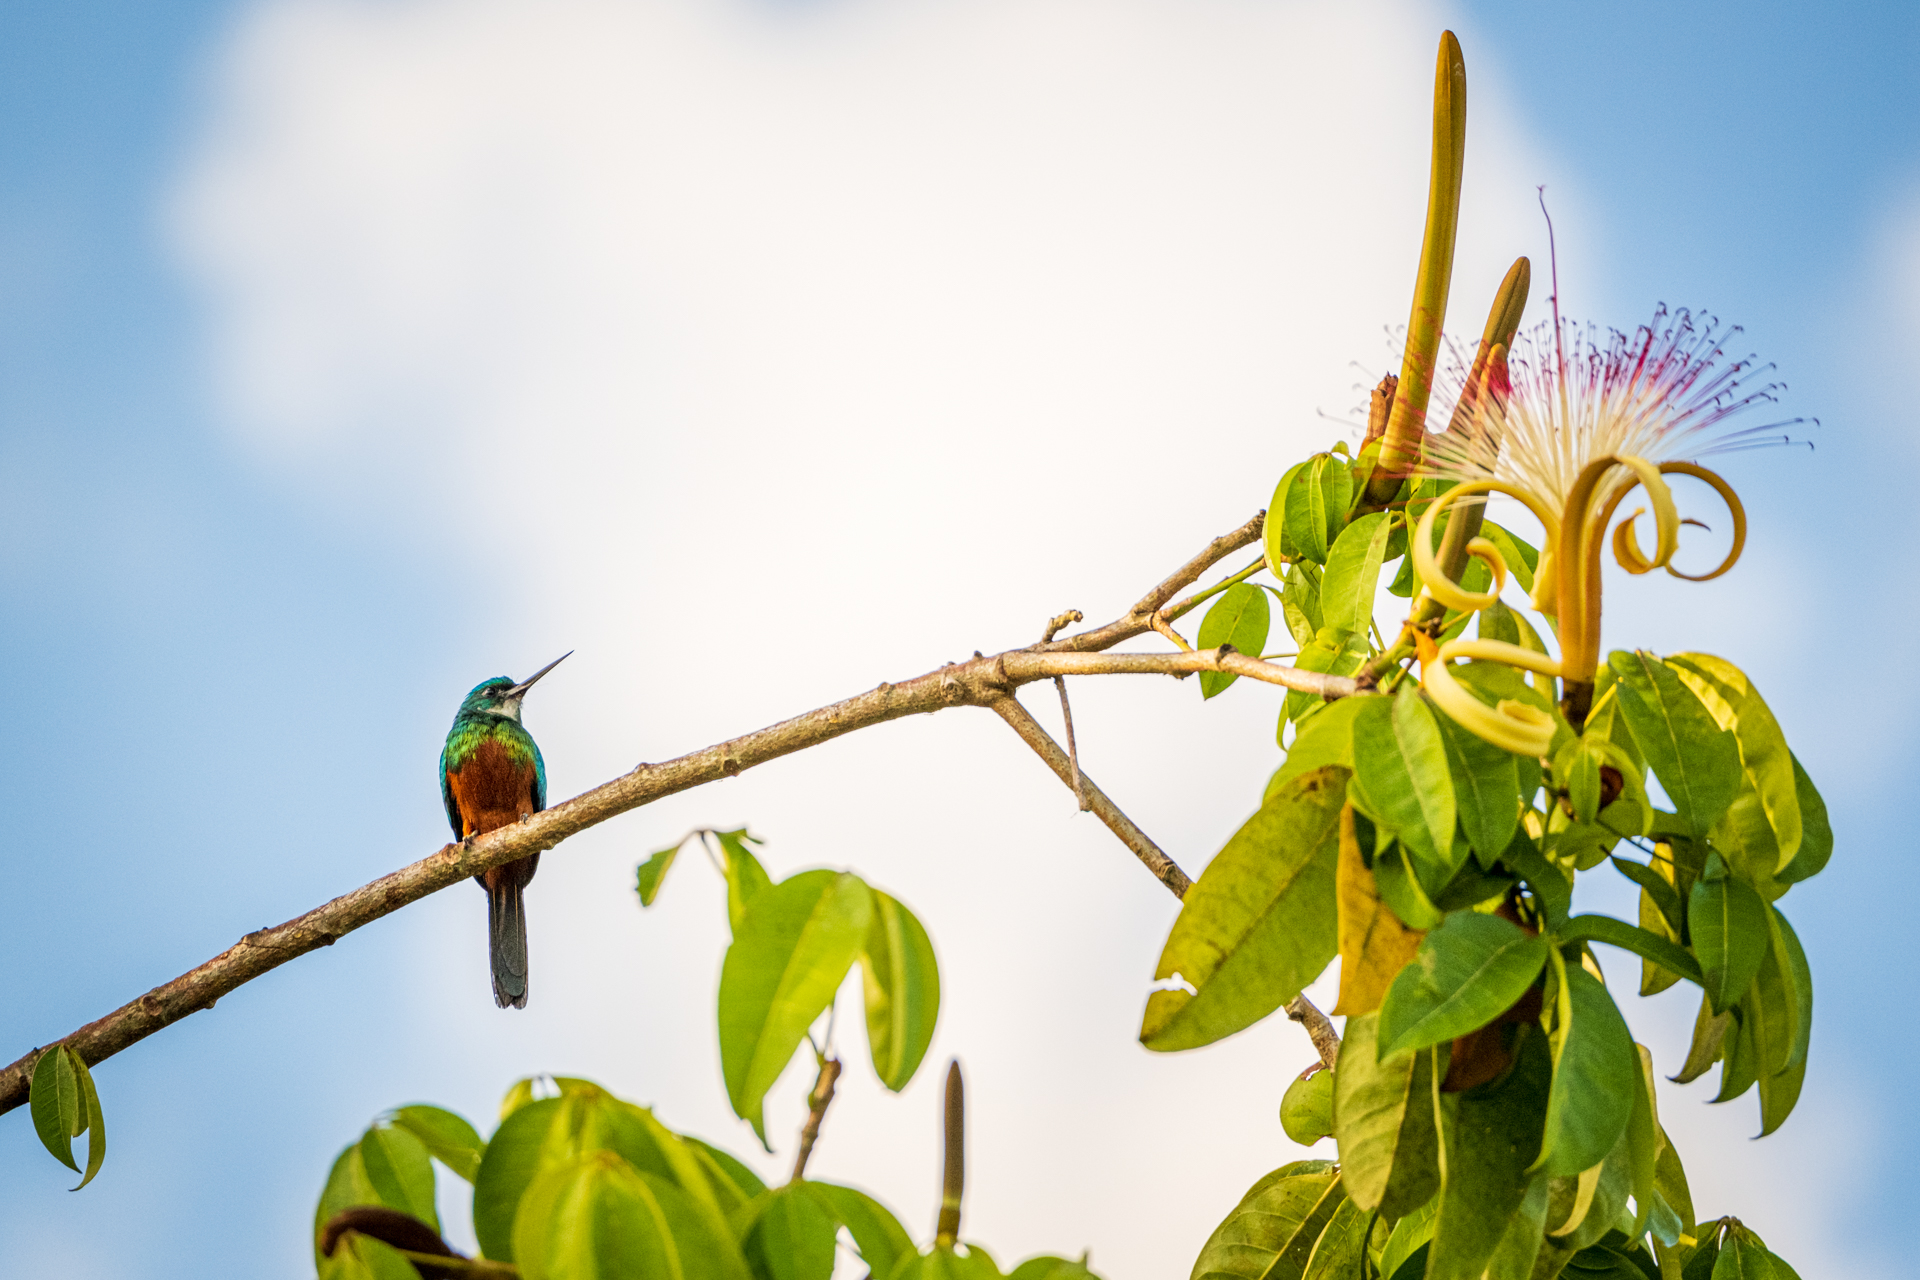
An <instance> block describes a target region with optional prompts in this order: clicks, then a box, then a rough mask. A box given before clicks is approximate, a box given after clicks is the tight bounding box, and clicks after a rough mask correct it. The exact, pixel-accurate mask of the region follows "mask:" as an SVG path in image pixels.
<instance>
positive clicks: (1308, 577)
mask: <svg viewBox="0 0 1920 1280" xmlns="http://www.w3.org/2000/svg"><path fill="white" fill-rule="evenodd" d="M1269 563H1278V562H1277V561H1269ZM1280 616H1281V618H1282V619H1283V620H1284V621H1285V622H1286V624H1287V634H1288V635H1290V636H1292V637H1293V643H1294V647H1295V648H1299V649H1304V648H1306V647H1307V646H1308V645H1310V644H1312V643H1313V638H1314V636H1316V635H1318V634H1319V633H1320V627H1321V625H1322V624H1321V614H1320V570H1319V568H1318V567H1316V566H1314V565H1311V564H1295V565H1288V566H1287V573H1286V580H1285V581H1284V582H1283V583H1282V585H1281V588H1280Z"/></svg>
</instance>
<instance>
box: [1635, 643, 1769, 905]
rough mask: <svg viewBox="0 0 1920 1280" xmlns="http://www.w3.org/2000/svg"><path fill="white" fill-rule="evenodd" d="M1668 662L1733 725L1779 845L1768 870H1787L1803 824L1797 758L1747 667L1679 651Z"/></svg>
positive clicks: (1725, 723) (1721, 718) (1722, 720)
mask: <svg viewBox="0 0 1920 1280" xmlns="http://www.w3.org/2000/svg"><path fill="white" fill-rule="evenodd" d="M1667 665H1668V666H1669V667H1671V668H1673V669H1674V670H1675V671H1676V672H1678V673H1679V676H1680V679H1681V680H1682V681H1683V682H1685V683H1686V685H1687V687H1688V688H1690V689H1692V690H1693V692H1694V694H1695V696H1696V697H1698V698H1699V699H1700V701H1701V703H1702V705H1704V706H1706V707H1707V709H1708V711H1710V712H1712V713H1713V715H1714V719H1715V720H1716V721H1717V722H1718V723H1719V724H1720V726H1721V727H1722V728H1724V729H1730V730H1732V732H1733V735H1734V740H1735V742H1737V743H1738V744H1739V747H1740V762H1741V765H1742V766H1743V767H1744V768H1745V769H1746V772H1747V777H1748V779H1749V780H1750V781H1751V783H1752V785H1753V787H1754V789H1755V790H1756V791H1757V792H1758V793H1759V796H1760V804H1761V807H1762V808H1763V809H1764V810H1765V811H1766V815H1767V823H1768V825H1769V826H1771V827H1772V828H1773V834H1774V841H1775V843H1776V845H1777V846H1778V848H1779V861H1778V862H1777V863H1776V864H1775V865H1774V866H1772V867H1769V868H1767V870H1768V871H1769V872H1774V871H1780V870H1784V869H1785V868H1786V867H1787V865H1788V864H1789V863H1791V862H1792V861H1793V857H1794V855H1795V854H1797V853H1798V852H1799V851H1800V838H1801V830H1800V828H1801V824H1800V798H1799V789H1798V786H1797V784H1796V781H1795V776H1794V775H1795V767H1794V765H1795V762H1794V759H1793V753H1792V752H1791V751H1789V750H1787V739H1786V735H1785V734H1783V733H1781V732H1780V725H1779V722H1778V721H1776V720H1775V719H1774V718H1773V712H1772V711H1771V710H1770V709H1769V708H1768V707H1767V704H1766V701H1765V699H1763V698H1762V697H1761V696H1760V691H1759V690H1757V689H1755V688H1754V687H1753V683H1752V681H1750V680H1748V679H1747V677H1746V673H1745V672H1743V671H1741V670H1740V668H1738V667H1736V666H1734V665H1733V664H1732V663H1731V662H1728V661H1727V660H1726V659H1724V658H1717V657H1714V656H1713V655H1712V654H1707V653H1676V654H1674V655H1673V656H1671V657H1669V658H1668V659H1667Z"/></svg>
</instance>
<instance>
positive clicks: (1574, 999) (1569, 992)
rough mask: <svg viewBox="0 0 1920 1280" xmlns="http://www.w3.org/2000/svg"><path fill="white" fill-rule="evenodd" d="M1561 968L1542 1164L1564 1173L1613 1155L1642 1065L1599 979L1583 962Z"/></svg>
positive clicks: (1551, 1174)
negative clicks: (1563, 985) (1562, 990)
mask: <svg viewBox="0 0 1920 1280" xmlns="http://www.w3.org/2000/svg"><path fill="white" fill-rule="evenodd" d="M1581 918H1583V917H1575V919H1576V920H1578V919H1581ZM1616 923H1617V922H1616ZM1556 972H1564V975H1565V976H1564V978H1563V979H1562V980H1563V981H1564V982H1565V983H1566V984H1567V985H1566V992H1565V995H1566V998H1565V999H1563V1000H1561V1001H1560V1013H1561V1022H1560V1025H1558V1026H1557V1027H1555V1029H1554V1033H1553V1039H1552V1045H1553V1088H1552V1093H1551V1095H1550V1097H1549V1099H1548V1102H1547V1124H1546V1130H1545V1134H1544V1136H1543V1138H1542V1141H1541V1149H1540V1164H1539V1168H1540V1169H1541V1170H1542V1171H1544V1172H1545V1173H1546V1174H1547V1176H1548V1177H1550V1178H1563V1177H1572V1176H1573V1175H1575V1174H1578V1173H1580V1172H1581V1171H1582V1170H1585V1169H1590V1168H1592V1167H1593V1166H1594V1165H1597V1164H1599V1163H1600V1162H1601V1161H1602V1160H1604V1159H1606V1157H1607V1153H1608V1152H1609V1151H1611V1150H1613V1145H1614V1144H1615V1143H1616V1142H1618V1141H1619V1140H1620V1135H1621V1134H1622V1133H1624V1132H1626V1128H1627V1121H1628V1120H1629V1119H1630V1118H1631V1116H1632V1113H1633V1099H1634V1093H1635V1091H1636V1090H1637V1089H1638V1088H1639V1072H1640V1064H1639V1055H1638V1053H1637V1052H1636V1051H1635V1049H1634V1047H1633V1037H1632V1036H1631V1035H1630V1034H1628V1032H1627V1023H1626V1019H1624V1018H1622V1017H1621V1016H1620V1010H1619V1008H1618V1007H1617V1006H1616V1005H1615V1004H1614V1003H1613V997H1612V996H1611V995H1610V994H1608V992H1607V989H1606V987H1604V986H1602V985H1601V983H1600V980H1599V979H1598V978H1596V977H1594V976H1593V975H1592V974H1590V973H1588V972H1587V971H1586V970H1585V969H1583V968H1581V967H1580V966H1579V965H1578V964H1567V965H1565V966H1564V969H1557V970H1556ZM1569 1014H1570V1015H1571V1016H1570V1017H1569V1016H1567V1015H1569Z"/></svg>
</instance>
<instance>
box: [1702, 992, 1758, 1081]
mask: <svg viewBox="0 0 1920 1280" xmlns="http://www.w3.org/2000/svg"><path fill="white" fill-rule="evenodd" d="M1728 1012H1729V1013H1731V1014H1732V1015H1733V1026H1732V1027H1730V1028H1728V1031H1727V1038H1726V1040H1725V1041H1724V1042H1723V1043H1722V1046H1721V1047H1722V1053H1721V1055H1720V1092H1718V1093H1716V1094H1715V1095H1714V1096H1713V1099H1712V1100H1713V1101H1714V1102H1732V1101H1733V1100H1734V1099H1735V1098H1738V1097H1740V1096H1741V1095H1742V1094H1744V1093H1745V1092H1746V1091H1747V1090H1749V1089H1751V1088H1753V1084H1754V1081H1755V1080H1756V1079H1758V1078H1759V1070H1758V1066H1759V1055H1758V1054H1757V1053H1756V1052H1755V1050H1754V1044H1753V1011H1752V1010H1750V1009H1748V1008H1746V1007H1745V1005H1744V1002H1743V1001H1736V1002H1734V1005H1733V1007H1732V1008H1731V1009H1729V1010H1728Z"/></svg>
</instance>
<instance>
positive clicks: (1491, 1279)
mask: <svg viewBox="0 0 1920 1280" xmlns="http://www.w3.org/2000/svg"><path fill="white" fill-rule="evenodd" d="M1547 1187H1548V1183H1547V1179H1546V1178H1545V1176H1543V1175H1540V1174H1535V1175H1534V1176H1533V1177H1532V1178H1529V1179H1528V1180H1527V1184H1526V1194H1525V1195H1524V1196H1523V1197H1522V1198H1521V1200H1520V1207H1519V1208H1518V1209H1516V1210H1514V1214H1513V1216H1512V1217H1511V1218H1509V1219H1507V1228H1506V1230H1505V1231H1503V1232H1501V1233H1500V1243H1499V1244H1497V1245H1495V1246H1494V1250H1493V1254H1492V1256H1491V1257H1489V1258H1488V1259H1487V1271H1486V1276H1487V1280H1528V1277H1530V1276H1532V1275H1533V1274H1534V1268H1535V1266H1536V1265H1537V1264H1538V1263H1539V1262H1541V1261H1542V1258H1541V1253H1542V1251H1543V1248H1544V1249H1545V1250H1547V1251H1549V1252H1551V1251H1552V1250H1553V1246H1552V1245H1550V1244H1548V1243H1547V1242H1546V1241H1545V1240H1544V1239H1543V1238H1542V1237H1543V1232H1544V1228H1545V1226H1546V1219H1547V1207H1548V1203H1549V1199H1548V1193H1547ZM1545 1261H1546V1262H1547V1267H1546V1270H1547V1271H1548V1272H1551V1271H1552V1269H1553V1267H1552V1259H1551V1258H1549V1259H1546V1260H1545ZM1562 1274H1565V1273H1564V1272H1563V1273H1562ZM1568 1280H1572V1277H1568ZM1635 1280H1639V1278H1638V1277H1636V1278H1635Z"/></svg>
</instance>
